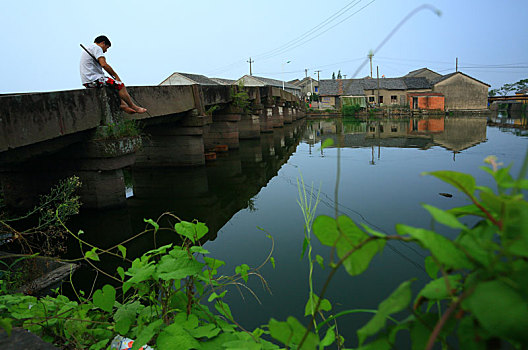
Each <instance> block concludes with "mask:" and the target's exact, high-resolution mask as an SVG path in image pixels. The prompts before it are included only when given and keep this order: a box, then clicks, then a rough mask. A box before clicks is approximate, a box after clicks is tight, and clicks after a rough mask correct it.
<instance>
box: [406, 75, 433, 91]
mask: <svg viewBox="0 0 528 350" xmlns="http://www.w3.org/2000/svg"><path fill="white" fill-rule="evenodd" d="M402 79H403V82H404V83H405V86H407V89H430V88H431V87H432V84H431V82H430V81H429V80H427V78H424V77H403V78H402Z"/></svg>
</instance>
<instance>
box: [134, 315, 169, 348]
mask: <svg viewBox="0 0 528 350" xmlns="http://www.w3.org/2000/svg"><path fill="white" fill-rule="evenodd" d="M162 326H163V320H156V321H153V322H152V323H149V324H148V325H147V326H146V327H145V328H143V329H142V330H141V332H139V334H138V336H137V338H136V340H135V341H134V345H133V346H132V349H131V350H139V348H140V347H142V346H145V345H146V344H147V343H148V342H149V341H150V340H151V339H152V338H153V337H154V336H155V335H156V333H157V332H158V329H160V328H161V327H162ZM159 350H162V349H159Z"/></svg>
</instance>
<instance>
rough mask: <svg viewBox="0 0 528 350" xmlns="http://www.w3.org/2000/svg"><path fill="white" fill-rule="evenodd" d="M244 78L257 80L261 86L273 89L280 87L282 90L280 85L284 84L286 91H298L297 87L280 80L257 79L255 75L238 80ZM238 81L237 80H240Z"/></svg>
mask: <svg viewBox="0 0 528 350" xmlns="http://www.w3.org/2000/svg"><path fill="white" fill-rule="evenodd" d="M245 77H249V78H253V79H255V80H258V81H260V82H261V83H262V84H263V85H269V86H275V87H280V88H282V84H283V83H284V87H285V88H288V89H293V90H300V88H299V87H298V86H295V85H292V84H290V83H288V82H283V81H282V80H277V79H271V78H264V77H257V76H256V75H244V76H243V77H242V78H240V79H244V78H245ZM240 79H239V80H240Z"/></svg>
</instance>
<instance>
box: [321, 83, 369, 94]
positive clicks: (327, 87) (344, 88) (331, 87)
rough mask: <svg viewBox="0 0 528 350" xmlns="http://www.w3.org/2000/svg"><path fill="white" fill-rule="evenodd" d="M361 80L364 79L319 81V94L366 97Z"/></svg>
mask: <svg viewBox="0 0 528 350" xmlns="http://www.w3.org/2000/svg"><path fill="white" fill-rule="evenodd" d="M361 80H363V79H323V80H320V81H319V94H321V95H332V96H336V95H344V96H364V95H365V92H364V91H363V90H364V89H363V86H362V85H361Z"/></svg>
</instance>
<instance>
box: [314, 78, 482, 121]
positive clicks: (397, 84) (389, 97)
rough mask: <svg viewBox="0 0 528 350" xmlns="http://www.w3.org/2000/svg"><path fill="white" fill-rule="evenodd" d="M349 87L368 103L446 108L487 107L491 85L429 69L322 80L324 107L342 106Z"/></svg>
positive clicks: (456, 109) (448, 109)
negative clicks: (392, 75)
mask: <svg viewBox="0 0 528 350" xmlns="http://www.w3.org/2000/svg"><path fill="white" fill-rule="evenodd" d="M347 86H354V87H355V89H354V94H355V95H356V96H364V98H365V99H366V102H367V103H368V104H369V105H381V106H387V105H400V106H409V107H410V108H412V109H431V110H446V111H460V110H485V109H487V102H488V88H489V87H490V85H488V84H486V83H483V82H481V81H479V80H477V79H475V78H473V77H470V76H469V75H467V74H464V73H462V72H454V73H450V74H446V75H441V74H438V73H436V72H434V71H432V70H430V69H428V68H421V69H418V70H415V71H412V72H410V73H408V74H407V75H405V76H403V77H399V78H381V79H373V78H370V77H367V78H363V79H332V80H321V81H320V96H321V99H322V101H323V108H337V109H338V108H340V107H341V105H342V102H341V101H340V100H341V99H342V97H344V96H347V95H350V91H346V90H347V89H346V87H347ZM361 90H362V91H361ZM378 96H379V98H378Z"/></svg>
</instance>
